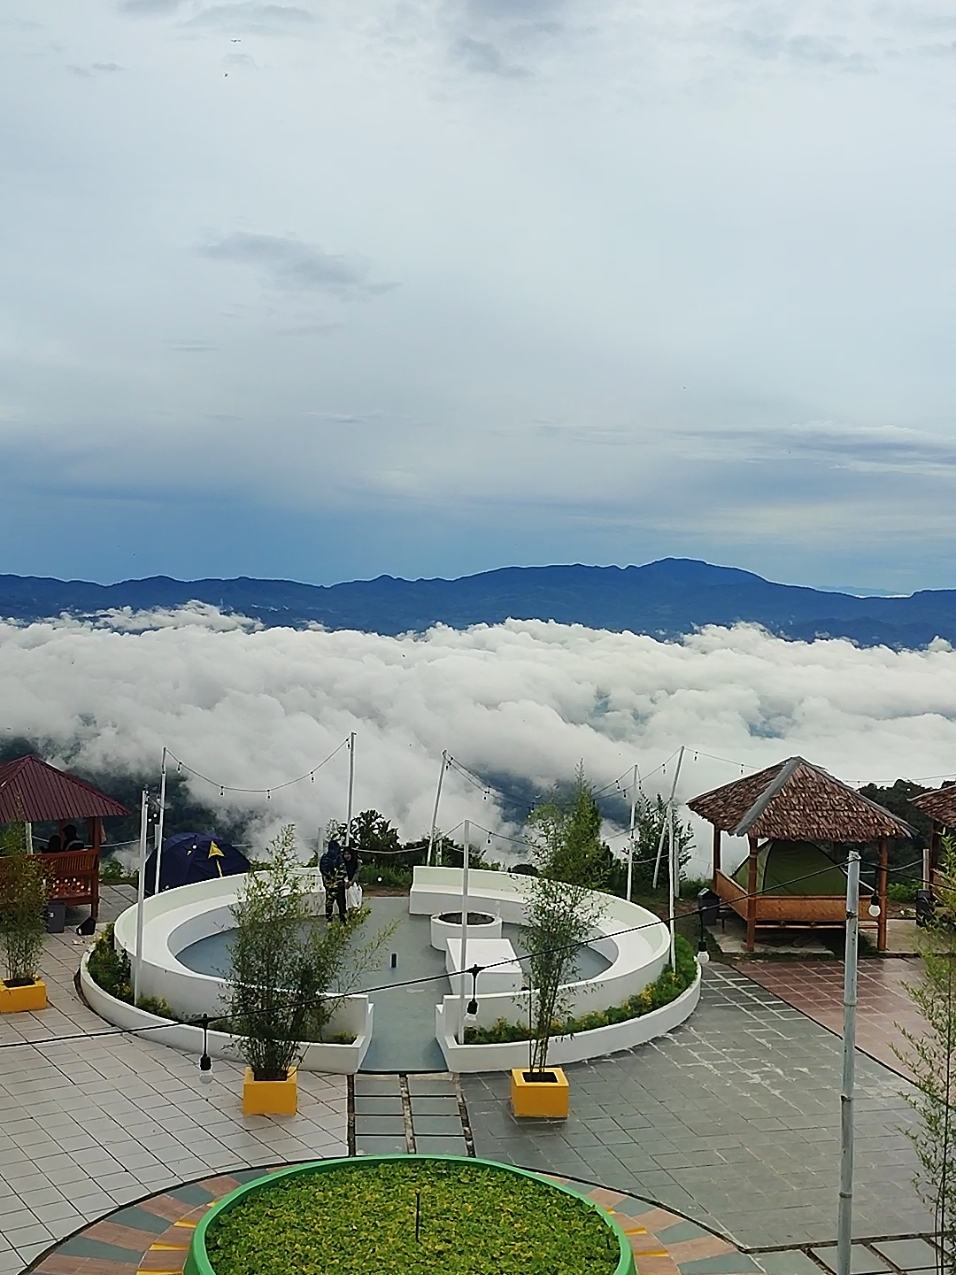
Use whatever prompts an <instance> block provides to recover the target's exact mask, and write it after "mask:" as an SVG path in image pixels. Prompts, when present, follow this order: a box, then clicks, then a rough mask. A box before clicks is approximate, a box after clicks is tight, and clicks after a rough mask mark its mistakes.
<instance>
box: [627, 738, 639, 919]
mask: <svg viewBox="0 0 956 1275" xmlns="http://www.w3.org/2000/svg"><path fill="white" fill-rule="evenodd" d="M636 823H637V763H635V765H634V778H633V779H632V780H631V830H630V832H629V834H628V838H627V901H628V903H630V901H631V886H632V884H633V882H634V828H635V825H636Z"/></svg>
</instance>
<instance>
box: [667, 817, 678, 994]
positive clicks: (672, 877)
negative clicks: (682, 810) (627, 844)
mask: <svg viewBox="0 0 956 1275" xmlns="http://www.w3.org/2000/svg"><path fill="white" fill-rule="evenodd" d="M667 836H668V842H669V844H668V847H667V918H668V924H669V926H670V931H671V969H676V965H675V959H676V958H675V948H676V945H677V930H676V919H675V917H674V912H675V911H676V901H677V855H676V853H675V849H674V803H673V801H671V804H670V806H669V807H668V818H667Z"/></svg>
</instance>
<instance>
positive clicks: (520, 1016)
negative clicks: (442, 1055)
mask: <svg viewBox="0 0 956 1275" xmlns="http://www.w3.org/2000/svg"><path fill="white" fill-rule="evenodd" d="M462 876H463V873H462V870H461V868H416V869H415V872H414V880H413V883H412V889H411V896H410V898H409V903H408V910H409V911H410V912H412V913H418V914H424V915H426V916H430V915H433V914H434V913H435V912H457V911H460V910H461V889H462ZM533 888H534V886H533V878H530V877H526V876H522V875H520V874H519V873H514V872H491V871H487V870H484V869H482V870H479V871H474V872H469V874H468V899H469V909H470V910H475V911H484V912H491V913H492V915H494V916H500V917H501V919H502V920H503V921H507V922H509V923H511V924H513V925H520V924H521V923H522V921H523V920H524V917H525V911H526V909H527V905H528V900H529V896H530V892H531V890H532V889H533ZM601 898H602V900H603V903H604V913H603V915H602V916H601V917H600V918H599V920H598V921H597V923H596V925H595V927H594V932H593V935H592V938H591V940H590V946H591V947H593V948H594V949H595V951H597V952H600V953H601V955H602V956H603V957H604V958H605V959H606V960H609V961H610V962H611V964H610V966H609V967H608V968H607V969H606V970H604V971H603V973H601V974H596V975H595V976H594V977H593V978H589V979H580V980H578V981H576V982H574V983H568V984H567V986H566V988H565V993H566V995H565V1004H566V1006H567V1013H569V1014H571V1015H573V1016H574V1017H580V1015H581V1014H586V1013H589V1012H590V1011H592V1010H598V1009H608V1008H610V1006H612V1005H620V1004H622V1003H623V1002H624V1001H626V1000H627V999H628V998H629V997H631V996H634V995H636V994H637V993H638V992H642V991H643V990H644V988H645V987H647V985H648V984H649V983H653V982H654V980H655V979H657V978H658V977H659V976H660V974H661V973H662V972H663V970H664V967H665V966H666V965H667V962H668V959H669V957H670V932H669V930H668V928H667V926H666V925H665V924H664V922H663V921H662V920H661V919H660V918H659V917H657V916H655V915H654V913H653V912H649V911H648V910H647V908H642V907H640V906H639V905H638V904H637V903H628V902H627V901H626V900H625V899H619V898H617V897H616V896H615V895H612V894H604V895H602V896H601ZM466 959H467V956H466ZM458 1006H459V998H458V997H457V996H446V997H445V998H444V1002H443V1013H444V1023H445V1025H446V1027H447V1028H449V1029H450V1031H451V1033H452V1035H456V1034H457V1028H458ZM527 1016H528V1001H527V996H525V995H522V994H521V993H519V994H517V995H514V994H511V993H507V992H500V993H497V994H493V995H488V996H481V997H480V998H479V1001H478V1018H477V1023H478V1025H479V1026H481V1027H490V1026H491V1025H492V1024H493V1023H494V1022H496V1021H497V1020H498V1019H499V1018H505V1019H507V1020H508V1021H509V1022H524V1021H525V1020H526V1019H527ZM599 1030H602V1031H603V1030H605V1029H604V1028H601V1029H599Z"/></svg>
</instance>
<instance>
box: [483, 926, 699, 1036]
mask: <svg viewBox="0 0 956 1275" xmlns="http://www.w3.org/2000/svg"><path fill="white" fill-rule="evenodd" d="M675 955H676V958H677V959H676V964H677V970H676V972H675V971H674V970H670V969H666V970H665V971H664V972H663V974H661V976H660V977H659V978H658V979H657V980H656V981H655V982H653V983H651V984H649V985H648V986H647V987H645V988H644V990H643V991H641V992H637V993H636V994H635V995H634V996H631V997H629V998H628V999H627V1000H626V1001H625V1002H624V1003H623V1004H622V1005H612V1006H610V1008H609V1009H602V1010H592V1011H591V1012H590V1013H588V1014H582V1015H581V1017H580V1018H567V1019H565V1020H564V1022H562V1023H555V1024H553V1032H552V1034H553V1035H555V1036H574V1035H576V1034H577V1033H578V1032H587V1031H594V1030H595V1029H596V1028H598V1027H608V1026H609V1025H610V1024H611V1023H624V1022H627V1020H628V1019H629V1018H641V1017H642V1016H643V1015H644V1014H649V1013H651V1011H652V1010H655V1009H662V1008H663V1007H664V1006H665V1005H669V1004H670V1003H671V1001H675V1000H677V998H678V996H680V995H681V994H682V993H683V992H686V991H687V989H688V987H690V986H691V984H692V983H693V982H694V979H695V978H696V977H697V958H696V957H695V956H694V951H693V948H692V947H691V945H690V944H689V943H688V942H687V940H686V939H685V938H684V937H683V936H682V935H680V934H678V935H677V941H676V945H675ZM530 1035H531V1033H530V1032H529V1030H528V1026H527V1024H521V1023H509V1022H508V1020H507V1019H505V1018H499V1019H498V1020H497V1021H496V1022H495V1023H493V1024H492V1026H491V1027H469V1028H468V1029H467V1030H466V1031H465V1044H466V1045H503V1044H509V1043H511V1042H513V1041H519V1040H528V1038H529V1036H530Z"/></svg>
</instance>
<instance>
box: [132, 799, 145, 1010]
mask: <svg viewBox="0 0 956 1275" xmlns="http://www.w3.org/2000/svg"><path fill="white" fill-rule="evenodd" d="M148 822H149V789H148V788H144V789H143V792H142V796H141V798H140V803H139V873H138V875H137V880H136V961H135V964H134V966H133V1004H134V1005H135V1004H136V1003H137V1001H138V1000H139V987H140V971H141V969H142V966H143V906H144V903H145V901H146V829H147V824H148Z"/></svg>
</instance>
